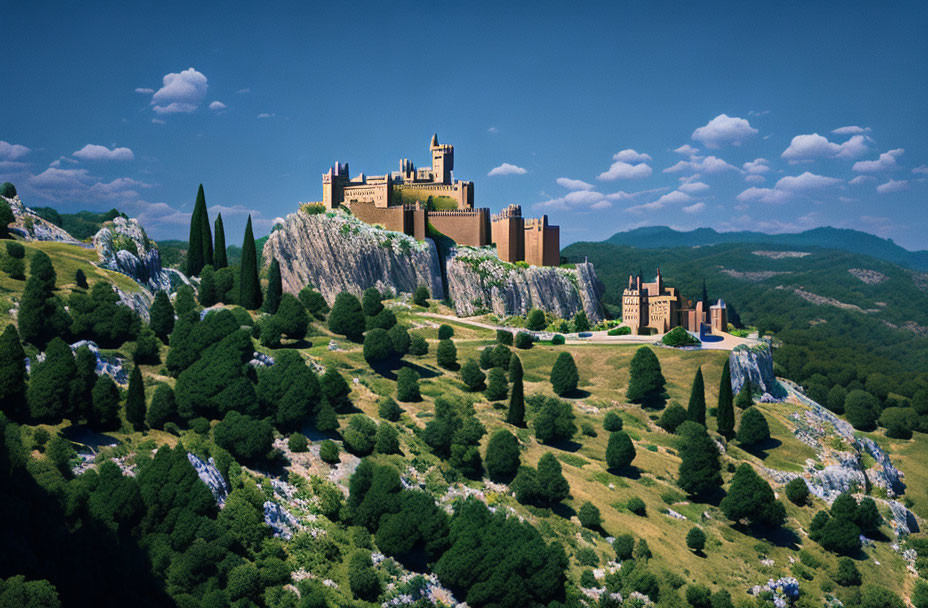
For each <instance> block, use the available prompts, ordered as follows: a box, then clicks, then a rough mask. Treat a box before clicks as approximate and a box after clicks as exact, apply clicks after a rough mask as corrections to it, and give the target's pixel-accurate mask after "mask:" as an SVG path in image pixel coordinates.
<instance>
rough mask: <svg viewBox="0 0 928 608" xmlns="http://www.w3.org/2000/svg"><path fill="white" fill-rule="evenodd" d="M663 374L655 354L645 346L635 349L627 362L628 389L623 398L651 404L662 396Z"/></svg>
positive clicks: (633, 401)
mask: <svg viewBox="0 0 928 608" xmlns="http://www.w3.org/2000/svg"><path fill="white" fill-rule="evenodd" d="M664 383H665V380H664V375H663V374H662V373H661V364H660V361H658V360H657V355H655V354H654V351H653V350H651V349H650V348H648V347H647V346H642V347H641V348H639V349H638V350H636V351H635V356H634V357H632V361H631V363H630V364H629V379H628V391H627V392H626V394H625V398H626V399H628V400H629V401H631V402H632V403H641V404H643V405H653V404H655V403H657V402H659V401H660V400H661V399H662V398H663V394H664Z"/></svg>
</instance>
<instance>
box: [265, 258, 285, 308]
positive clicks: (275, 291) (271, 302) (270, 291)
mask: <svg viewBox="0 0 928 608" xmlns="http://www.w3.org/2000/svg"><path fill="white" fill-rule="evenodd" d="M282 293H283V283H282V282H281V279H280V262H278V261H277V258H274V259H273V260H271V268H270V269H269V270H268V272H267V291H266V292H265V294H264V305H263V306H262V307H261V310H263V311H264V312H266V313H270V314H274V313H275V312H277V307H278V306H280V295H281V294H282Z"/></svg>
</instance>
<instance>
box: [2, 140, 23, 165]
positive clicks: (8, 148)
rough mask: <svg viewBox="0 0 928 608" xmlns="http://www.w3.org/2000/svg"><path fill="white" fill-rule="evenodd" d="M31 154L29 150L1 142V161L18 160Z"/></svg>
mask: <svg viewBox="0 0 928 608" xmlns="http://www.w3.org/2000/svg"><path fill="white" fill-rule="evenodd" d="M27 154H29V148H27V147H26V146H21V145H19V144H11V143H8V142H5V141H0V160H17V159H19V158H22V157H23V156H25V155H27Z"/></svg>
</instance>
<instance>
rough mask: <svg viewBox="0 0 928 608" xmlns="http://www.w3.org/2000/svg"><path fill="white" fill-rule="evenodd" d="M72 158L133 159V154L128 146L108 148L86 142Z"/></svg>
mask: <svg viewBox="0 0 928 608" xmlns="http://www.w3.org/2000/svg"><path fill="white" fill-rule="evenodd" d="M72 156H73V157H74V158H79V159H81V160H122V161H126V160H133V159H134V158H135V155H134V154H133V153H132V150H130V149H129V148H113V149H112V150H110V149H109V148H107V147H106V146H98V145H96V144H87V145H86V146H84V147H83V148H81V149H80V150H78V151H77V152H75V153H74V154H72Z"/></svg>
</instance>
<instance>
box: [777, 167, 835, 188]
mask: <svg viewBox="0 0 928 608" xmlns="http://www.w3.org/2000/svg"><path fill="white" fill-rule="evenodd" d="M840 183H841V180H840V179H837V178H834V177H825V176H824V175H816V174H814V173H809V172H808V171H806V172H805V173H803V174H802V175H798V176H787V177H783V178H781V179H780V180H779V181H778V182H777V184H776V186H774V188H776V189H777V190H787V191H789V192H808V191H810V190H820V189H822V188H828V187H830V186H835V185H837V184H840Z"/></svg>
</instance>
